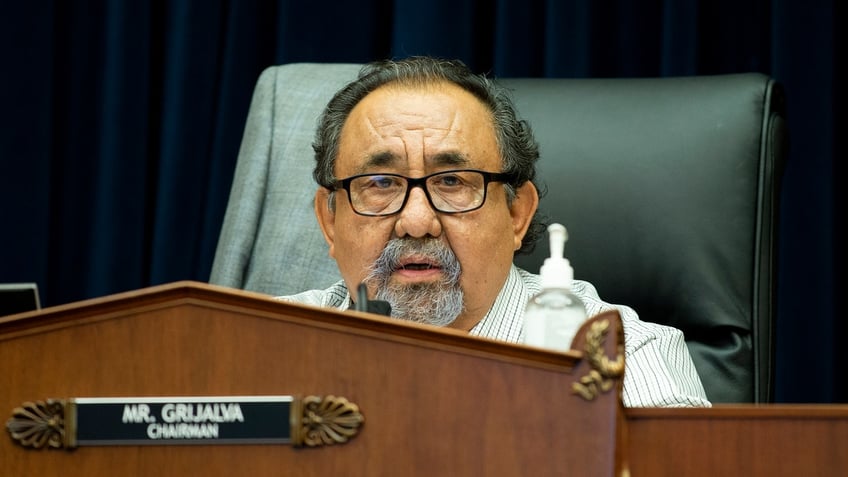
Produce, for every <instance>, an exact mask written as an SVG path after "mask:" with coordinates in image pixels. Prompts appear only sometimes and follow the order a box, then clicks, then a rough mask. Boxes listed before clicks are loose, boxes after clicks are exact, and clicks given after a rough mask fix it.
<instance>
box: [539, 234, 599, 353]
mask: <svg viewBox="0 0 848 477" xmlns="http://www.w3.org/2000/svg"><path fill="white" fill-rule="evenodd" d="M566 239H567V235H566V231H565V227H563V226H562V225H561V224H551V225H550V226H549V227H548V242H549V244H550V248H551V256H550V257H549V258H547V259H545V263H544V264H543V265H542V269H541V270H540V272H539V275H540V277H541V282H542V283H541V284H542V291H541V292H539V294H537V295H535V296H533V297H532V298H530V300H529V301H528V302H527V310H526V312H525V313H524V343H525V344H527V345H530V346H538V347H541V348H549V349H554V350H558V351H566V350H569V349H571V341H572V340H573V339H574V335H575V334H577V330H578V329H580V326H581V325H582V324H583V322H584V321H586V308H585V306H584V305H583V301H582V300H580V298H578V297H576V296H575V295H573V294H572V293H571V283H572V281H573V280H574V270H573V269H572V268H571V264H570V263H569V262H568V260H566V259H565V258H564V257H563V249H564V248H565V241H566Z"/></svg>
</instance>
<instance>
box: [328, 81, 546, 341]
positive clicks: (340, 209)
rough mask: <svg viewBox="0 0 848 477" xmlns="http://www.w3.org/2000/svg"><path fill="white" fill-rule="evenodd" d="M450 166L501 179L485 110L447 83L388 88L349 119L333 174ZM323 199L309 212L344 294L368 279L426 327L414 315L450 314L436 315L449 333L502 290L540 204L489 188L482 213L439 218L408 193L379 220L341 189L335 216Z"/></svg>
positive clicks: (409, 172) (529, 196)
mask: <svg viewBox="0 0 848 477" xmlns="http://www.w3.org/2000/svg"><path fill="white" fill-rule="evenodd" d="M451 169H478V170H482V171H490V172H502V164H501V157H500V152H499V149H498V144H497V140H496V137H495V132H494V128H493V125H492V118H491V114H490V113H489V111H488V110H487V109H486V107H485V106H484V105H483V104H482V103H480V101H479V100H477V98H475V97H474V96H472V95H471V94H470V93H467V92H465V91H464V90H462V89H461V88H459V87H457V86H454V85H451V84H447V83H444V84H439V85H435V86H429V87H424V88H421V87H414V88H413V87H404V86H397V85H387V86H383V87H381V88H379V89H377V90H376V91H374V92H372V93H370V94H369V95H368V96H366V97H365V98H364V99H363V100H362V101H361V102H360V103H359V104H358V105H357V106H356V107H355V108H354V109H353V111H352V112H351V114H350V116H349V118H348V120H347V122H346V123H345V125H344V128H343V129H342V136H341V141H340V145H339V156H338V160H337V162H336V165H335V175H336V177H337V178H339V179H343V178H346V177H350V176H353V175H358V174H378V173H392V174H401V175H404V176H407V177H412V178H417V177H422V176H426V175H429V174H433V173H435V172H439V171H446V170H451ZM327 201H328V193H327V191H326V190H323V189H322V190H319V191H318V193H317V195H316V213H317V215H318V219H319V222H320V224H321V227H322V229H323V231H324V234H325V237H326V239H327V242H328V243H329V245H330V255H331V256H332V257H333V258H334V259H335V260H336V262H337V263H338V266H339V270H340V271H341V274H342V277H343V278H344V280H345V282H346V284H347V286H348V288H349V289H350V290H356V288H357V286H358V285H359V283H361V282H363V281H365V280H366V278H367V279H368V280H367V283H368V288H369V296H370V297H371V298H374V297H379V298H381V299H389V301H390V302H391V301H392V297H394V300H395V303H393V308H395V309H403V310H404V311H403V314H404V315H406V314H409V315H410V316H404V317H406V318H412V319H415V320H417V321H430V320H427V319H423V320H422V319H421V317H427V316H430V315H434V314H435V313H436V310H437V308H438V307H441V308H438V310H441V311H438V313H447V314H454V315H456V317H455V320H452V319H446V318H445V317H439V318H437V319H436V320H435V321H432V322H433V323H434V324H447V323H451V321H452V323H451V326H454V327H457V328H461V329H470V328H471V327H472V326H473V325H474V324H476V323H477V322H478V321H479V320H480V319H482V318H483V316H484V315H485V314H486V312H487V311H488V310H489V308H490V307H491V306H492V304H493V303H494V300H495V298H496V297H497V295H498V292H499V291H500V289H501V287H502V286H503V284H504V281H505V279H506V277H507V274H508V272H509V268H510V265H511V263H512V257H513V252H514V251H515V250H516V249H518V248H519V247H520V245H521V239H522V238H523V236H524V233H525V232H526V230H527V226H528V225H529V222H530V219H531V218H532V216H533V213H534V212H535V209H536V205H537V203H538V197H537V193H536V190H535V188H534V187H533V186H532V184H530V183H527V184H525V185H524V186H523V187H522V188H521V189H519V191H518V198H517V199H516V200H515V201H514V202H513V204H512V206H511V207H510V206H509V205H508V204H507V197H506V191H505V190H504V186H503V184H501V183H497V182H495V183H490V184H489V185H488V193H487V198H486V202H485V204H484V205H483V206H482V207H481V208H479V209H477V210H473V211H470V212H464V213H459V214H444V213H440V212H437V211H436V210H434V209H433V207H432V206H431V205H430V203H429V202H428V200H427V197H426V196H425V193H424V190H422V189H421V188H420V187H414V188H412V189H411V190H410V192H409V199H408V201H407V202H406V204H405V206H404V207H403V209H401V211H400V212H398V213H397V214H394V215H389V216H383V217H366V216H362V215H358V214H357V213H355V212H354V211H353V209H352V208H351V205H350V202H349V201H348V197H347V192H345V191H343V190H341V191H338V192H337V193H336V197H335V211H330V209H329V207H328V204H327ZM454 262H455V263H454ZM375 263H377V265H376V266H375ZM452 263H453V265H452ZM454 272H456V273H454ZM369 274H370V277H369ZM378 288H380V289H382V290H383V292H382V293H381V294H378V290H377V289H378ZM457 299H458V300H459V306H457V304H456V303H455V302H456V300H457ZM446 300H447V302H446ZM451 300H453V302H454V303H453V304H451V303H450V302H451ZM416 316H417V317H416ZM450 318H453V317H450Z"/></svg>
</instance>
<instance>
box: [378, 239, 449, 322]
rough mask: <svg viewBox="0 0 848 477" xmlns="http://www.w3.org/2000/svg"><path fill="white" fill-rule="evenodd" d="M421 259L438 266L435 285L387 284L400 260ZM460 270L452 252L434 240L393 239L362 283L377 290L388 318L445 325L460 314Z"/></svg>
mask: <svg viewBox="0 0 848 477" xmlns="http://www.w3.org/2000/svg"><path fill="white" fill-rule="evenodd" d="M411 255H415V256H417V257H425V258H426V259H427V260H428V261H429V262H431V263H433V264H435V265H437V266H439V267H441V269H442V277H441V279H439V280H438V281H435V282H427V283H416V284H411V285H410V284H400V283H395V282H392V281H391V278H392V273H393V272H394V271H395V270H397V269H399V268H401V265H400V264H401V261H402V260H403V259H404V257H409V256H411ZM460 274H461V268H460V265H459V261H458V260H457V259H456V255H454V254H453V251H452V250H451V249H450V248H449V247H448V246H447V245H445V244H444V243H442V242H441V241H440V240H438V239H436V238H426V239H412V238H403V239H402V238H395V239H392V240H390V241H389V243H388V244H386V248H385V249H383V252H382V253H381V254H380V256H379V257H378V258H377V260H376V261H375V262H374V264H373V265H372V266H371V268H370V269H369V271H368V275H367V276H366V277H365V283H366V284H368V285H369V287H370V288H372V289H376V290H377V296H376V299H377V300H384V301H387V302H389V304H390V305H391V307H392V317H394V318H400V319H403V320H407V321H412V322H415V323H426V324H430V325H435V326H446V325H449V324H451V323H453V322H454V320H456V318H457V317H458V316H459V314H460V313H461V312H462V310H463V308H464V306H463V293H462V289H461V288H460V286H459V277H460Z"/></svg>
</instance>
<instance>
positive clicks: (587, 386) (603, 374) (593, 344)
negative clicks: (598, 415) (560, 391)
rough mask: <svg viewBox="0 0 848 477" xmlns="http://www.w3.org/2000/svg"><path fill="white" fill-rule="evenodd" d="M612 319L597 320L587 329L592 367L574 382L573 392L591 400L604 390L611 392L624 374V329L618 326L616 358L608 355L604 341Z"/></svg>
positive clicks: (587, 355) (587, 341) (587, 343)
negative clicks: (616, 381)
mask: <svg viewBox="0 0 848 477" xmlns="http://www.w3.org/2000/svg"><path fill="white" fill-rule="evenodd" d="M609 328H610V321H609V320H608V319H602V320H597V321H594V322H592V323H590V325H589V329H588V330H587V331H586V345H585V356H586V360H587V361H588V362H589V367H590V368H591V369H590V371H589V373H588V374H587V375H585V376H583V377H582V378H580V380H579V381H578V382H576V383H574V384H572V392H573V393H574V394H578V395H579V396H581V397H582V398H583V399H586V400H587V401H591V400H593V399H595V398H596V397H598V395H600V393H602V392H609V391H610V390H611V389H613V387H614V385H615V380H616V379H618V378H620V377H622V376H623V375H624V331H623V327H621V326H618V327H617V330H618V336H617V338H618V339H617V342H618V346H616V356H615V359H610V358H609V357H607V355H606V353H605V350H604V343H605V342H606V339H607V335H608V334H609Z"/></svg>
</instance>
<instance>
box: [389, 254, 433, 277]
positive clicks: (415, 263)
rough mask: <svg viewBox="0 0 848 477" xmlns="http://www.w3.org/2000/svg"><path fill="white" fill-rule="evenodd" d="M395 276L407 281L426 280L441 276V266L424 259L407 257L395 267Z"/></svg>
mask: <svg viewBox="0 0 848 477" xmlns="http://www.w3.org/2000/svg"><path fill="white" fill-rule="evenodd" d="M394 271H395V275H396V276H400V277H403V278H406V279H409V280H415V281H417V280H426V279H432V278H433V277H435V276H437V275H441V273H442V266H441V264H439V263H438V262H436V261H434V260H430V259H427V258H425V257H407V258H405V259H403V260H401V261H400V262H399V263H398V264H397V266H396V267H395V270H394Z"/></svg>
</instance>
